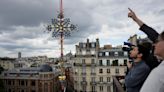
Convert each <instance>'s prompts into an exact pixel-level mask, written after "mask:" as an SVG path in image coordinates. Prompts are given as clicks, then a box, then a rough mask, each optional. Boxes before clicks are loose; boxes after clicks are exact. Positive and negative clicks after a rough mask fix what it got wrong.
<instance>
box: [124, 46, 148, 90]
mask: <svg viewBox="0 0 164 92" xmlns="http://www.w3.org/2000/svg"><path fill="white" fill-rule="evenodd" d="M132 48H133V50H131V51H130V58H132V59H133V62H132V63H130V62H127V67H128V69H129V72H128V74H127V75H126V76H125V86H126V89H127V92H139V91H140V88H141V87H142V84H143V83H144V81H145V79H146V78H147V76H148V74H149V73H150V68H149V66H148V65H147V64H146V63H145V61H144V59H145V58H147V56H148V55H149V54H150V49H149V44H148V43H142V44H139V45H137V46H133V47H132Z"/></svg>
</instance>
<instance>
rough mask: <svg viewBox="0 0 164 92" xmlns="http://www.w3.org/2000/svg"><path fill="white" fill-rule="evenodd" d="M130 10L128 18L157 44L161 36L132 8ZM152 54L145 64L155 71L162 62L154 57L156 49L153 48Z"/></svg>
mask: <svg viewBox="0 0 164 92" xmlns="http://www.w3.org/2000/svg"><path fill="white" fill-rule="evenodd" d="M128 9H129V11H130V12H129V13H128V17H130V18H132V19H133V20H134V21H135V22H136V23H137V24H138V25H139V26H140V28H139V29H140V30H141V31H143V32H144V33H145V34H146V35H147V36H148V38H149V39H150V40H151V41H152V42H153V43H155V42H156V40H157V38H158V36H159V34H158V33H157V32H156V31H155V30H154V29H153V28H151V27H149V26H147V25H146V24H145V23H144V22H143V21H142V20H140V19H139V18H138V17H137V16H136V14H135V12H134V11H132V10H131V9H130V8H128ZM151 51H152V52H151V53H150V55H149V56H148V58H146V60H145V62H146V64H147V65H148V66H149V67H150V69H151V70H152V69H154V68H155V67H157V66H158V65H159V64H160V62H158V60H157V58H156V57H155V56H154V47H151Z"/></svg>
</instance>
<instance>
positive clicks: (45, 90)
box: [44, 83, 48, 92]
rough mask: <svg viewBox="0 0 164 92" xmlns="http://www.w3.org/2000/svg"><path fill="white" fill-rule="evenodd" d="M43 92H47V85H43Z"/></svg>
mask: <svg viewBox="0 0 164 92" xmlns="http://www.w3.org/2000/svg"><path fill="white" fill-rule="evenodd" d="M44 92H48V83H45V84H44Z"/></svg>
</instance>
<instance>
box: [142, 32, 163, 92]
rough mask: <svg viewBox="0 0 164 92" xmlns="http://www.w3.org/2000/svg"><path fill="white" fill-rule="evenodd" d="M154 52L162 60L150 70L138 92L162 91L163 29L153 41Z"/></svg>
mask: <svg viewBox="0 0 164 92" xmlns="http://www.w3.org/2000/svg"><path fill="white" fill-rule="evenodd" d="M154 54H155V55H157V56H159V57H161V58H162V60H163V61H162V62H161V64H160V65H159V66H158V67H156V68H155V69H153V70H152V71H151V73H150V74H149V76H148V78H147V79H146V81H145V83H144V85H143V86H142V88H141V91H140V92H164V73H163V71H164V31H163V32H162V33H161V34H160V35H159V37H158V40H157V42H156V43H155V51H154Z"/></svg>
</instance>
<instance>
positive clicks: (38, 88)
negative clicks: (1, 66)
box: [0, 65, 60, 92]
mask: <svg viewBox="0 0 164 92" xmlns="http://www.w3.org/2000/svg"><path fill="white" fill-rule="evenodd" d="M0 79H1V80H2V81H3V84H4V88H5V92H58V91H57V89H59V86H60V84H57V83H58V82H57V81H58V73H57V72H54V71H53V70H52V67H50V66H49V65H42V66H41V67H33V68H20V69H13V70H11V71H6V72H3V74H2V76H1V77H0Z"/></svg>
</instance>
